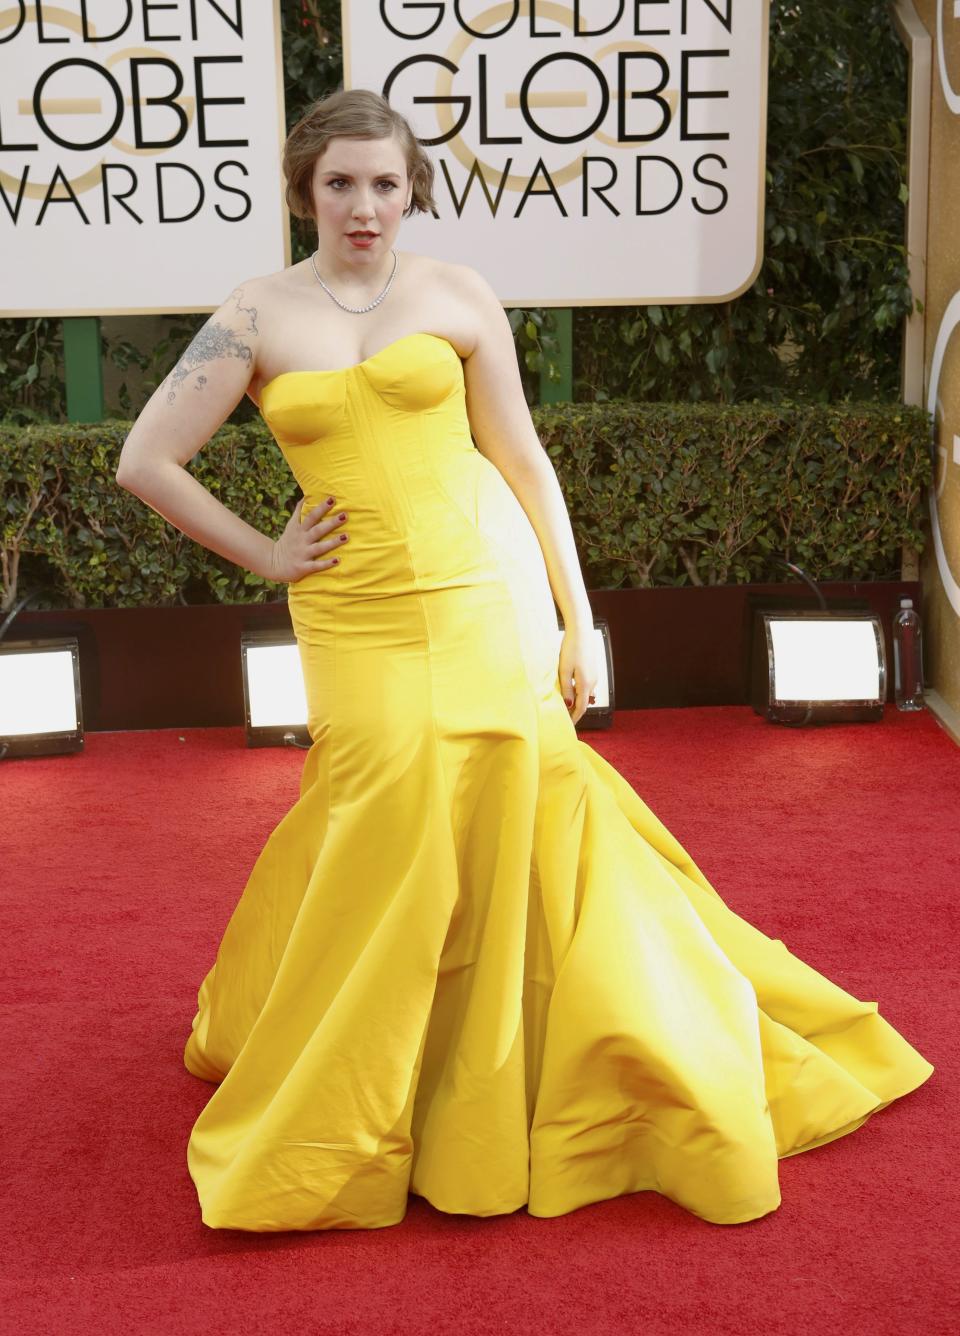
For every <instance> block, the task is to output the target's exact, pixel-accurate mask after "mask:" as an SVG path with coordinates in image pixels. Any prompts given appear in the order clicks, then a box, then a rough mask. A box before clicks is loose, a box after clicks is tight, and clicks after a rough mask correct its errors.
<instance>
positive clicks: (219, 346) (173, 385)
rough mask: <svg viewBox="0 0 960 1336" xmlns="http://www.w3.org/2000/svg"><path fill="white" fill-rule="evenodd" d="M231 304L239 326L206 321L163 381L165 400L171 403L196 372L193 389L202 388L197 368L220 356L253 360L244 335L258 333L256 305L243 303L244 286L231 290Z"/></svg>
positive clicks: (201, 377)
mask: <svg viewBox="0 0 960 1336" xmlns="http://www.w3.org/2000/svg"><path fill="white" fill-rule="evenodd" d="M230 295H231V297H232V298H233V302H234V306H235V307H236V311H237V315H238V317H240V320H239V321H238V324H239V325H240V326H241V328H240V329H239V331H238V329H237V328H236V327H234V326H232V325H222V324H220V322H219V321H218V320H209V321H208V322H207V323H206V324H205V325H204V326H203V328H202V329H200V330H198V331H197V333H196V335H195V336H194V338H193V340H192V341H191V343H190V344H189V346H188V347H187V349H186V350H185V352H184V353H183V355H182V356H181V358H180V360H179V361H178V362H177V364H176V366H175V367H174V368H173V370H172V371H171V372H170V374H169V375H168V376H167V378H166V381H165V382H164V383H165V384H166V386H167V403H168V404H172V403H173V401H174V400H175V399H176V397H177V391H178V390H179V389H180V388H181V387H182V385H183V383H184V381H185V380H186V379H187V377H188V376H191V375H193V374H194V373H195V372H196V379H195V380H194V384H193V388H194V389H195V390H202V389H203V387H204V385H206V383H207V378H206V376H205V375H204V374H203V372H202V371H200V369H199V368H201V367H203V366H205V365H206V363H207V362H212V361H214V360H215V359H216V358H219V357H239V358H240V359H241V360H242V361H244V362H247V363H250V362H252V361H253V349H252V348H251V347H250V345H249V343H245V342H244V337H243V336H244V334H247V333H251V334H257V333H259V331H258V329H257V308H256V307H255V306H244V305H243V288H237V289H236V290H235V291H234V292H232V293H231V294H230Z"/></svg>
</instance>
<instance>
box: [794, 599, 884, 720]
mask: <svg viewBox="0 0 960 1336" xmlns="http://www.w3.org/2000/svg"><path fill="white" fill-rule="evenodd" d="M768 625H769V627H770V640H771V644H772V646H773V690H772V693H771V694H772V696H773V698H774V699H776V700H778V701H784V702H786V701H830V700H837V701H840V700H843V701H847V700H851V701H858V700H875V699H876V698H877V697H878V696H879V695H880V662H879V656H878V654H877V639H876V632H875V630H874V624H873V622H871V621H868V620H866V619H863V618H860V619H858V620H855V621H848V622H845V621H843V620H842V619H841V618H838V617H830V618H825V619H824V620H823V621H817V620H816V619H815V618H809V617H803V618H786V619H784V620H782V621H780V620H777V619H775V618H772V617H771V618H770V619H769V622H768Z"/></svg>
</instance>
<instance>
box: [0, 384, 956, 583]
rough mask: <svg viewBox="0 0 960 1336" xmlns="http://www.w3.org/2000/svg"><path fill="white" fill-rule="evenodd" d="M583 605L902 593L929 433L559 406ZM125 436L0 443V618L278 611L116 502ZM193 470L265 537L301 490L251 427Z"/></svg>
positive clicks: (713, 407) (548, 433)
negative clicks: (633, 591)
mask: <svg viewBox="0 0 960 1336" xmlns="http://www.w3.org/2000/svg"><path fill="white" fill-rule="evenodd" d="M533 419H534V423H535V425H536V428H537V431H538V432H539V435H540V439H541V441H542V442H543V445H544V447H545V448H546V450H547V452H548V453H549V455H550V457H551V459H552V462H553V464H554V467H555V468H556V470H557V475H558V477H559V479H560V484H561V487H562V489H563V492H564V495H565V497H566V500H567V504H568V507H569V510H570V516H571V521H572V523H573V529H574V534H575V536H576V540H577V548H578V551H579V553H580V558H581V562H582V565H583V568H584V575H585V577H586V580H587V585H588V587H589V588H593V589H600V588H619V587H621V586H633V587H638V586H647V585H684V584H697V585H710V584H738V583H743V582H748V581H759V580H779V579H783V578H784V571H783V568H782V567H781V566H780V565H779V564H778V560H777V559H778V558H780V557H783V558H786V559H788V560H791V561H795V562H797V563H799V564H800V565H801V566H803V568H804V569H805V570H806V571H807V572H808V573H809V574H810V575H811V576H812V577H813V578H815V579H820V580H842V579H846V580H851V579H897V578H899V573H900V555H901V549H902V547H903V546H904V545H908V546H911V547H915V548H916V549H918V550H921V549H922V547H923V542H924V537H923V532H922V529H921V525H922V519H923V497H924V493H925V489H926V487H927V485H928V484H929V483H930V481H931V477H932V470H931V460H930V454H929V448H928V440H929V427H928V421H927V416H926V414H925V413H924V412H923V411H922V410H920V409H914V408H907V407H904V406H903V405H897V404H856V405H842V406H841V405H837V406H827V405H811V404H803V405H798V404H778V405H775V406H774V405H764V404H760V405H757V404H751V405H746V404H743V405H721V404H634V403H618V402H615V403H609V404H562V405H553V406H543V407H539V408H536V409H534V411H533ZM128 430H129V424H128V423H120V422H106V423H95V424H90V425H84V426H63V425H58V424H55V423H38V424H33V425H31V426H27V427H10V426H2V425H0V495H2V496H3V497H4V503H3V546H2V551H0V559H2V576H3V589H2V598H3V607H4V608H7V607H10V606H11V605H12V603H13V602H14V601H15V599H16V597H17V590H18V586H19V590H20V592H21V593H22V592H23V591H24V590H25V589H26V588H27V587H29V588H31V589H34V588H36V589H37V590H38V596H37V597H36V598H35V599H34V600H33V605H34V606H38V607H64V606H66V607H129V606H137V605H144V604H145V605H168V604H175V603H210V602H223V603H244V602H262V601H266V600H269V599H273V598H283V597H285V594H286V586H285V585H283V584H279V585H278V584H275V583H273V582H271V581H269V580H263V579H261V578H260V577H259V576H256V575H254V574H253V573H252V572H250V571H247V570H245V569H244V568H242V567H239V566H236V565H234V564H233V563H232V562H230V561H228V560H227V559H226V558H224V557H220V556H219V555H217V554H216V553H213V552H209V551H208V550H207V549H206V548H204V547H202V546H201V545H200V544H198V543H196V542H194V541H193V539H191V538H188V537H187V536H186V535H184V534H182V533H180V531H179V530H178V529H176V528H175V527H174V526H173V525H171V524H170V523H169V522H168V521H166V520H164V519H163V518H162V517H161V516H160V515H159V514H157V512H156V511H154V510H152V509H151V508H150V507H149V506H147V505H145V504H144V502H142V501H141V500H140V499H139V498H138V497H135V496H133V495H132V494H131V493H130V492H127V491H124V489H123V488H121V487H119V486H118V485H117V483H116V480H115V473H116V467H117V461H118V459H119V456H120V449H121V446H122V444H123V440H124V437H125V435H126V433H127V431H128ZM189 468H190V472H191V473H192V474H193V475H194V477H196V478H197V479H198V480H199V481H200V482H201V483H202V484H203V486H204V487H206V488H208V489H209V490H210V491H211V492H212V493H213V494H214V495H215V496H216V497H217V498H218V499H219V500H221V501H222V502H223V503H224V505H226V506H228V507H229V508H230V509H231V510H233V511H235V512H236V513H237V514H238V515H241V516H242V517H243V518H244V519H245V520H246V521H247V522H248V523H250V524H252V525H254V526H255V527H256V528H258V529H259V530H260V531H261V532H263V533H267V534H270V535H271V536H272V537H277V536H279V534H280V533H281V532H282V531H283V527H284V525H285V523H286V521H287V517H288V515H289V513H290V511H291V510H292V508H293V506H294V505H295V504H296V500H297V497H298V496H299V488H298V486H297V483H296V481H295V479H294V478H293V476H292V474H291V473H290V470H289V468H288V466H287V463H286V461H285V459H284V458H283V456H282V454H281V453H280V451H279V450H278V448H277V446H276V444H275V442H274V441H273V439H272V437H271V436H270V434H269V432H268V431H267V429H266V427H265V426H264V424H263V423H262V422H260V421H254V422H250V423H245V424H243V425H239V426H236V425H227V426H225V427H222V428H221V429H220V431H218V432H217V433H216V435H215V436H214V437H213V438H212V439H211V440H210V442H209V443H208V444H207V445H206V446H205V447H204V449H203V450H201V451H200V453H199V454H198V455H197V456H196V457H195V458H194V459H193V461H192V462H191V464H190V466H189Z"/></svg>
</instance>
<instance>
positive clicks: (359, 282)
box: [313, 245, 394, 305]
mask: <svg viewBox="0 0 960 1336" xmlns="http://www.w3.org/2000/svg"><path fill="white" fill-rule="evenodd" d="M313 259H314V263H315V264H316V266H317V270H318V272H319V274H320V277H321V278H322V279H323V281H324V282H325V283H329V284H330V286H331V288H335V289H336V292H337V296H342V297H344V300H346V299H347V297H349V296H350V295H351V294H353V295H354V296H355V297H357V298H361V297H375V296H376V295H377V293H378V292H379V291H380V289H381V288H382V287H383V285H384V284H385V283H386V281H387V279H388V278H389V277H390V275H391V274H392V273H393V265H394V254H393V250H392V249H391V250H389V251H388V252H387V253H386V255H384V256H382V257H381V260H380V263H379V264H378V265H377V267H376V270H374V269H373V267H372V265H373V264H374V263H376V262H375V261H372V260H371V257H370V256H369V255H368V254H365V253H364V252H363V251H358V252H357V257H356V261H355V262H354V263H349V262H344V261H343V260H342V259H340V258H339V257H338V258H337V259H334V258H333V256H331V255H328V254H326V253H325V252H324V250H323V247H322V246H320V245H318V246H317V248H316V250H315V251H314V256H313ZM354 304H357V305H358V304H359V301H358V302H356V303H354Z"/></svg>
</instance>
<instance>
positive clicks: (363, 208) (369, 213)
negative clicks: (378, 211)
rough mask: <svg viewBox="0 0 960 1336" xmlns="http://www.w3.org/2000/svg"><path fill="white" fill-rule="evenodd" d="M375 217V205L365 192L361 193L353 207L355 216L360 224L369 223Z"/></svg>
mask: <svg viewBox="0 0 960 1336" xmlns="http://www.w3.org/2000/svg"><path fill="white" fill-rule="evenodd" d="M373 215H374V208H373V204H372V202H371V200H370V197H369V196H368V195H367V194H366V192H365V191H359V192H358V194H357V198H356V200H355V201H354V205H353V216H354V218H356V219H357V220H358V222H367V221H369V219H371V218H372V217H373Z"/></svg>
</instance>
